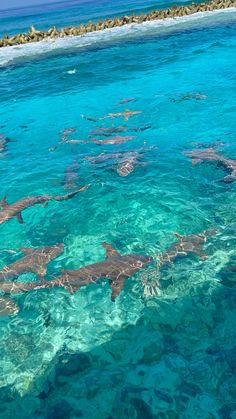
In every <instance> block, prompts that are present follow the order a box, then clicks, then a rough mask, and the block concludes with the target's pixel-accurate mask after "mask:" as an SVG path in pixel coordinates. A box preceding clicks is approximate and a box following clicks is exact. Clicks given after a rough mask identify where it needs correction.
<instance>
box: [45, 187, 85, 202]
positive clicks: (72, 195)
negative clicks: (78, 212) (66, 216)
mask: <svg viewBox="0 0 236 419" xmlns="http://www.w3.org/2000/svg"><path fill="white" fill-rule="evenodd" d="M89 187H90V184H88V185H85V186H83V187H82V188H80V189H77V190H76V191H74V192H70V193H68V194H66V195H62V196H60V195H59V196H54V197H53V198H52V199H54V200H55V201H66V200H67V199H71V198H73V197H74V196H75V195H77V194H78V193H79V192H85V191H86V190H87V189H88V188H89Z"/></svg>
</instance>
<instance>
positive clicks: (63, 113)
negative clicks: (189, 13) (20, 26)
mask: <svg viewBox="0 0 236 419" xmlns="http://www.w3.org/2000/svg"><path fill="white" fill-rule="evenodd" d="M235 23H236V13H235V11H230V12H225V13H223V12H221V13H216V14H214V15H210V16H209V15H206V16H205V17H200V18H199V19H198V20H191V19H190V20H182V21H179V22H178V23H177V22H176V23H175V25H172V24H171V22H169V23H168V24H166V25H164V26H161V27H160V26H158V25H156V26H155V24H153V25H146V26H145V25H143V26H142V27H139V29H138V30H137V29H136V28H135V26H132V28H131V29H129V28H125V29H122V30H120V31H119V30H115V31H113V32H112V31H106V32H104V34H100V35H92V36H88V37H84V38H83V40H82V41H79V40H76V39H74V40H67V41H66V42H65V43H63V42H62V41H58V42H57V41H56V42H53V43H51V44H50V43H49V44H48V43H45V44H43V45H41V44H37V46H36V45H30V46H27V47H20V48H19V47H18V48H14V49H11V48H10V49H5V50H4V51H3V50H1V51H0V62H1V67H0V89H1V96H0V100H1V107H0V131H1V132H2V133H4V134H5V135H6V136H7V137H9V138H11V139H12V140H14V141H13V142H9V143H8V144H7V150H6V152H5V153H4V156H3V157H2V158H1V160H0V164H1V170H0V179H1V195H2V196H6V197H7V200H8V201H9V203H12V202H14V201H16V200H17V199H20V198H22V197H25V196H28V195H30V196H33V195H39V194H51V195H63V194H64V193H67V192H68V190H67V189H65V186H66V184H65V172H66V171H67V173H68V169H67V168H68V166H69V167H70V166H71V165H72V164H73V162H75V161H76V162H77V163H78V167H77V168H76V173H75V176H74V175H73V176H74V177H73V181H74V182H75V183H76V185H77V186H81V185H84V184H88V183H90V184H91V187H90V188H89V189H88V190H87V191H86V192H84V193H83V194H79V195H77V196H76V197H74V198H73V199H71V200H68V201H63V202H49V204H48V206H47V207H43V206H39V205H37V206H35V207H30V208H29V209H27V210H25V211H24V212H23V217H24V220H25V224H22V225H21V224H19V223H17V221H16V220H15V219H12V220H10V221H9V222H7V223H4V224H2V225H1V245H0V248H1V252H0V256H1V266H0V267H1V268H2V267H4V266H5V265H9V264H10V263H12V262H13V261H15V260H16V259H17V258H19V257H20V255H21V254H20V252H19V249H20V247H40V246H45V245H53V244H55V243H64V245H65V250H64V252H63V253H62V254H61V255H60V256H58V257H57V258H56V259H55V260H53V261H52V262H50V263H49V264H48V270H47V279H50V278H52V277H53V276H55V275H57V274H58V273H59V272H60V269H61V268H64V269H65V268H67V269H76V268H79V267H82V266H84V265H87V264H90V263H95V262H98V261H102V260H104V258H105V253H104V249H103V248H102V246H101V243H102V242H104V241H107V242H109V243H112V244H113V246H114V247H115V248H116V249H117V250H118V251H119V252H120V253H121V254H129V253H132V252H133V253H141V254H148V255H151V256H153V257H155V256H156V255H158V254H160V253H161V252H164V251H165V250H166V249H167V248H168V247H169V246H170V245H171V244H172V243H173V242H174V241H175V238H174V236H173V232H179V233H181V234H194V233H199V232H201V231H203V230H204V229H207V228H217V229H218V234H217V235H216V236H214V237H210V238H209V240H208V242H207V244H206V247H205V250H206V252H207V254H208V255H209V258H208V260H206V261H204V262H203V261H200V260H199V259H197V258H194V257H191V256H189V257H187V258H183V259H179V260H176V261H175V263H174V264H173V265H171V266H169V267H165V268H164V269H163V270H162V271H161V273H159V272H158V271H157V269H156V268H155V266H153V265H152V266H150V267H149V268H148V269H147V270H145V271H142V272H140V273H138V274H136V275H135V276H134V277H132V278H131V279H129V280H127V281H126V284H125V288H124V290H123V291H122V292H121V294H120V296H119V297H118V298H117V300H116V301H115V302H112V301H111V299H110V295H111V290H110V287H109V284H108V283H107V282H106V281H100V282H99V283H98V284H92V285H89V286H86V287H83V288H81V289H80V290H79V291H78V292H77V293H75V294H73V295H70V294H68V293H67V292H66V291H64V290H63V289H51V290H35V291H32V292H30V293H28V294H22V295H16V296H14V297H13V298H14V301H15V302H16V303H17V304H18V305H19V307H20V311H19V313H18V314H17V315H15V316H9V317H4V318H1V319H0V329H1V330H0V351H1V360H0V399H1V404H0V417H2V418H12V417H14V415H17V416H19V417H22V418H50V419H51V418H79V417H84V418H86V419H90V418H91V419H92V418H95V419H103V418H106V419H108V418H109V419H111V418H113V419H116V418H139V419H141V418H148V419H149V418H168V419H174V418H201V419H203V418H206V419H208V418H234V417H236V405H235V391H236V389H235V365H236V363H235V351H236V346H235V338H236V320H235V319H236V316H235V309H236V306H235V302H236V290H235V287H233V288H228V287H225V286H223V285H222V283H221V282H220V279H221V275H220V272H221V270H222V269H223V268H224V267H225V266H226V265H227V264H228V263H229V262H230V261H231V260H233V257H234V256H235V246H236V242H235V229H236V223H235V216H236V213H235V205H234V203H235V198H236V189H235V188H236V186H235V183H232V184H228V185H226V184H223V183H220V182H218V180H219V179H221V178H222V177H223V175H224V172H223V171H222V170H221V169H217V168H216V166H215V165H214V164H213V165H207V164H202V165H198V166H192V165H191V162H190V160H189V159H188V158H187V157H185V156H184V155H183V153H184V152H186V151H188V150H191V149H193V148H194V147H196V146H198V145H196V144H195V145H193V143H201V144H202V146H208V145H209V146H210V145H211V144H212V143H215V142H216V141H217V142H218V141H220V142H222V143H224V145H221V147H220V152H222V154H224V155H226V156H229V157H231V158H234V157H236V150H235V143H234V140H235V110H236V107H235V96H236V77H235V65H236V54H235V50H236V37H235ZM96 36H97V38H96ZM81 45H83V46H82V47H79V46H81ZM196 93H201V94H202V95H204V98H202V100H196V99H194V98H193V97H191V94H196ZM189 94H190V98H189V99H188V100H181V99H182V98H183V97H184V96H186V95H189ZM122 98H135V99H136V101H134V102H130V103H127V104H125V105H119V106H118V105H117V103H118V102H119V101H120V100H121V99H122ZM127 108H128V109H131V110H135V111H141V113H140V114H138V115H135V116H133V117H131V118H130V119H129V121H128V122H124V120H123V119H122V118H115V119H104V120H101V121H98V122H92V121H88V120H86V119H84V118H82V117H81V115H87V116H90V117H94V118H99V117H103V116H105V115H107V114H108V113H110V112H113V113H116V112H122V111H124V110H125V109H127ZM123 124H126V125H127V126H129V127H130V128H131V129H130V131H128V132H126V133H125V134H123V133H121V134H120V135H134V136H135V138H134V139H133V140H131V141H128V142H126V143H123V144H119V145H102V146H99V145H97V144H94V143H90V144H88V143H77V144H66V143H64V144H58V142H59V141H60V136H61V133H62V132H63V130H65V129H68V128H71V127H73V128H75V129H76V131H75V132H72V133H71V134H70V137H69V138H70V139H75V140H78V139H80V140H81V139H82V140H87V139H89V135H90V134H89V133H90V131H91V130H93V129H96V128H98V127H103V128H107V127H111V126H112V125H114V126H120V125H123ZM146 125H148V126H150V128H149V129H147V130H144V131H140V132H136V131H135V130H132V129H133V128H134V127H144V126H146ZM100 138H106V137H100ZM55 145H57V148H55V149H54V146H55ZM199 146H200V145H199ZM133 150H135V151H137V150H141V151H143V152H142V154H141V156H140V158H139V160H138V164H137V165H136V166H135V169H134V171H133V172H132V173H131V174H130V175H129V176H127V177H120V176H119V175H118V174H117V172H116V171H115V170H114V165H115V164H116V161H114V158H113V159H111V160H109V159H108V160H104V161H101V162H99V163H97V164H94V163H92V162H91V161H90V160H89V159H88V157H94V156H97V155H98V154H100V153H102V152H104V153H117V152H123V151H133ZM6 249H7V250H14V251H17V253H16V254H12V253H9V252H5V251H4V250H6ZM33 279H36V278H35V277H34V275H33V274H24V275H22V276H21V277H20V278H19V280H25V281H29V280H33ZM144 282H146V283H151V284H154V285H155V286H156V288H155V289H156V293H155V295H154V296H152V297H150V296H148V295H147V293H145V292H144V286H143V283H144ZM157 288H158V289H157Z"/></svg>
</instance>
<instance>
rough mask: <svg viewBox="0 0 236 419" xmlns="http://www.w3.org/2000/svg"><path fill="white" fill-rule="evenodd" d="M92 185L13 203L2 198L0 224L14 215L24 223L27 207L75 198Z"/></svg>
mask: <svg viewBox="0 0 236 419" xmlns="http://www.w3.org/2000/svg"><path fill="white" fill-rule="evenodd" d="M89 186H90V185H85V186H83V187H82V188H80V189H78V190H77V191H74V192H71V193H68V194H66V195H61V196H60V195H55V196H50V195H38V196H28V197H26V198H22V199H20V200H19V201H16V202H14V203H13V204H8V203H7V201H6V197H4V198H2V200H1V202H0V207H2V211H0V224H3V223H5V222H6V221H8V220H10V219H11V218H13V217H16V219H17V220H18V222H19V223H20V224H23V223H24V220H23V218H22V215H21V212H22V211H24V210H25V209H26V208H29V207H32V206H33V205H37V204H44V205H47V203H48V202H49V201H65V200H67V199H71V198H73V196H75V195H76V194H77V193H79V192H84V191H86V189H88V187H89Z"/></svg>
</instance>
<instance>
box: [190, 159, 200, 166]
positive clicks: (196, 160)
mask: <svg viewBox="0 0 236 419" xmlns="http://www.w3.org/2000/svg"><path fill="white" fill-rule="evenodd" d="M199 163H202V160H201V159H193V160H192V165H193V166H196V165H197V164H199Z"/></svg>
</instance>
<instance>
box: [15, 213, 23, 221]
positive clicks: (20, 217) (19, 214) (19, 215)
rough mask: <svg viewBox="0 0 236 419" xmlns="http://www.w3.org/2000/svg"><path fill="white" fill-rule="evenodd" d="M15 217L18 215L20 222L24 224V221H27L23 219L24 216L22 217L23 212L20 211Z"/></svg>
mask: <svg viewBox="0 0 236 419" xmlns="http://www.w3.org/2000/svg"><path fill="white" fill-rule="evenodd" d="M15 217H16V219H17V221H18V222H19V223H20V224H24V223H25V222H24V220H23V218H22V215H21V212H18V214H17V215H15Z"/></svg>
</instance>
